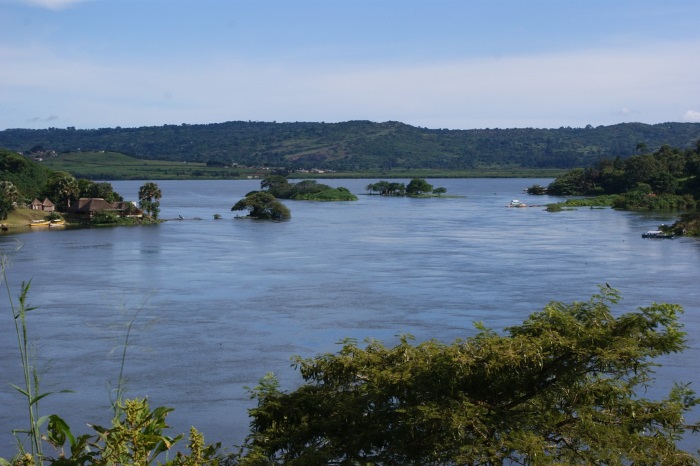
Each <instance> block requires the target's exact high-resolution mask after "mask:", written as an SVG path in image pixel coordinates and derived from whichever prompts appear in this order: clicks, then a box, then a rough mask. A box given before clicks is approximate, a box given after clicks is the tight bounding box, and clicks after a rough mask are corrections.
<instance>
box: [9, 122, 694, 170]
mask: <svg viewBox="0 0 700 466" xmlns="http://www.w3.org/2000/svg"><path fill="white" fill-rule="evenodd" d="M698 137H700V124H699V123H663V124H658V125H647V124H641V123H624V124H619V125H611V126H598V127H595V128H594V127H590V126H589V127H586V128H570V127H561V128H553V129H539V128H511V129H498V128H485V129H470V130H447V129H429V128H420V127H414V126H410V125H406V124H403V123H400V122H397V121H387V122H382V123H374V122H370V121H347V122H340V123H314V122H294V123H291V122H290V123H274V122H256V121H229V122H224V123H213V124H201V125H187V124H182V125H164V126H158V127H155V126H149V127H140V128H120V127H117V128H99V129H77V130H76V129H75V128H66V129H62V128H48V129H40V130H32V129H6V130H3V131H0V147H7V148H10V149H13V150H16V151H29V150H31V149H32V148H40V149H43V148H46V149H53V150H56V151H58V152H80V151H81V150H82V151H105V152H119V153H122V154H126V155H130V156H133V157H137V158H143V159H157V160H177V161H196V162H211V161H216V164H217V165H233V164H234V163H237V164H241V165H249V166H267V167H285V168H287V169H310V168H324V169H334V170H346V171H355V170H378V169H381V170H387V171H391V170H396V169H401V170H411V169H415V168H433V169H440V170H455V169H474V168H482V167H486V168H497V167H499V166H500V167H503V168H507V167H524V168H562V169H570V168H574V167H587V166H590V165H592V164H594V163H595V161H596V160H598V159H600V158H602V157H607V158H612V157H617V156H621V157H624V158H627V157H629V156H632V155H634V154H636V153H637V151H638V147H640V141H644V142H643V143H642V146H641V147H642V148H644V149H646V148H648V149H649V150H652V151H654V150H657V149H659V148H660V147H661V146H662V145H663V144H670V145H672V146H675V147H683V148H685V147H688V144H689V142H691V141H696V140H697V139H698Z"/></svg>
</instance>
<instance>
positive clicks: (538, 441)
mask: <svg viewBox="0 0 700 466" xmlns="http://www.w3.org/2000/svg"><path fill="white" fill-rule="evenodd" d="M618 300H619V294H618V293H617V291H615V290H613V289H610V288H608V287H601V292H600V293H599V294H597V295H594V296H593V297H592V298H591V299H590V300H589V301H588V302H574V303H571V304H564V303H561V302H552V303H550V304H549V305H547V306H546V307H545V309H544V310H543V311H541V312H537V313H534V314H532V315H531V316H530V317H529V318H528V319H527V320H526V321H525V322H523V324H522V325H519V326H515V327H511V328H508V329H506V333H505V334H503V335H501V334H498V333H496V332H494V331H492V330H489V329H487V328H485V327H484V326H483V325H481V324H478V325H477V330H478V332H477V333H476V335H475V336H473V337H469V338H467V339H465V340H458V341H455V342H454V343H452V344H449V345H448V344H443V343H440V342H438V341H434V340H433V341H427V342H424V343H420V344H416V345H414V344H411V343H410V341H409V338H408V337H402V338H401V340H400V343H399V344H398V345H396V346H394V347H386V346H384V345H382V344H381V343H379V342H377V341H370V342H369V343H368V344H367V346H366V347H364V348H362V347H360V346H358V345H357V343H356V342H355V341H353V340H345V341H344V342H343V346H342V349H341V350H340V351H339V352H338V353H337V354H324V355H320V356H317V357H314V358H311V359H302V358H299V357H297V358H296V360H295V363H296V367H297V368H298V369H299V371H300V372H301V375H302V377H303V379H304V381H305V383H304V384H302V385H301V386H300V387H299V388H297V389H296V390H293V391H291V392H286V391H282V390H281V389H280V387H279V384H278V382H277V381H276V379H275V378H274V377H272V376H268V377H267V378H265V379H263V380H262V381H261V383H260V385H259V386H257V387H256V388H255V389H253V390H252V397H253V398H254V399H255V400H257V407H256V408H253V409H252V410H251V411H250V414H251V416H252V421H251V433H250V435H249V437H248V438H247V441H246V445H245V448H244V450H243V453H242V454H241V456H240V458H239V464H241V465H273V464H285V465H307V464H348V465H351V464H356V465H359V464H363V465H364V464H374V465H395V464H402V465H498V464H530V465H534V464H540V465H544V464H580V465H589V464H609V465H623V464H641V465H690V464H696V459H694V457H693V456H692V455H691V454H689V453H687V452H684V451H682V450H680V449H679V448H678V447H677V446H676V444H677V442H678V440H679V439H680V437H681V436H682V435H683V434H684V433H685V432H686V431H688V430H689V429H690V428H692V427H693V426H689V425H687V422H686V420H685V418H684V415H685V414H686V413H687V412H688V411H689V410H690V409H691V408H692V407H693V406H695V405H696V404H697V403H698V401H697V399H696V397H695V395H694V393H693V392H692V391H691V390H689V389H688V387H687V386H685V385H676V386H675V387H674V388H673V389H672V391H671V392H670V393H669V395H668V396H667V397H666V398H663V399H660V400H652V399H648V398H645V397H644V395H645V388H646V387H647V385H648V384H650V383H651V382H652V369H653V368H654V366H655V363H654V361H653V360H654V358H658V357H659V356H662V355H667V354H669V353H675V352H678V351H681V350H682V349H683V348H684V347H685V336H684V332H682V329H681V328H682V326H681V324H680V323H679V321H678V316H679V314H680V313H681V312H682V309H681V308H680V307H679V306H677V305H671V304H652V305H651V306H649V307H644V308H640V309H638V310H636V311H634V312H629V313H624V314H621V315H619V316H617V317H616V316H615V315H614V314H613V311H612V310H611V305H614V304H617V303H618Z"/></svg>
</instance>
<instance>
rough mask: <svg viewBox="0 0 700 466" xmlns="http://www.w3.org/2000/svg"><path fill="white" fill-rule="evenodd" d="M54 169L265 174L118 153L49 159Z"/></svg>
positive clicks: (104, 176)
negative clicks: (144, 158)
mask: <svg viewBox="0 0 700 466" xmlns="http://www.w3.org/2000/svg"><path fill="white" fill-rule="evenodd" d="M42 164H43V165H44V166H46V167H48V168H50V169H52V170H61V171H65V172H68V173H70V174H72V175H73V176H75V177H76V178H86V179H91V180H145V179H149V180H151V179H152V180H177V179H183V180H185V179H235V178H246V177H248V176H264V175H265V172H264V171H260V170H251V169H240V168H227V167H208V166H207V165H206V164H204V163H189V162H173V161H165V160H143V159H136V158H134V157H129V156H127V155H124V154H119V153H116V152H73V153H67V154H61V155H59V156H58V157H51V158H47V159H45V160H44V161H43V162H42Z"/></svg>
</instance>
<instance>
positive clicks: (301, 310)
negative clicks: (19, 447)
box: [0, 179, 700, 456]
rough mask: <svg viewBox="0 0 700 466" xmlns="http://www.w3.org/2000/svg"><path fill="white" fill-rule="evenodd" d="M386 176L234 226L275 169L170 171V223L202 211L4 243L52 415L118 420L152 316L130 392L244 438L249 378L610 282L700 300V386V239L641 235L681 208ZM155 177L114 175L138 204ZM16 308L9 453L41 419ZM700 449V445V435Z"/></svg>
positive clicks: (179, 427) (695, 317) (696, 358)
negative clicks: (120, 386) (423, 193)
mask: <svg viewBox="0 0 700 466" xmlns="http://www.w3.org/2000/svg"><path fill="white" fill-rule="evenodd" d="M375 181H377V180H330V181H323V182H324V183H327V184H331V185H333V186H345V187H347V188H349V189H350V190H351V191H352V192H354V193H356V194H358V195H359V201H357V202H347V203H316V202H303V201H299V202H294V201H284V202H285V204H286V205H287V206H289V208H290V209H291V212H292V219H291V220H290V221H288V222H282V223H269V222H255V221H248V220H235V219H234V215H235V213H234V212H231V211H230V208H231V206H232V205H233V204H234V203H235V202H236V201H238V200H239V199H240V198H242V197H243V196H244V195H245V194H246V193H247V192H249V191H251V190H254V189H258V188H259V180H250V181H159V182H158V185H159V186H160V188H161V190H162V193H163V198H162V199H161V209H162V211H161V217H162V218H163V219H175V218H178V216H182V217H184V219H185V220H169V221H167V222H165V223H163V224H160V225H156V226H148V227H119V228H100V229H84V230H65V231H53V230H50V231H49V230H44V231H31V232H27V233H25V234H19V235H2V236H0V247H1V248H2V251H3V252H5V253H11V251H13V250H15V249H16V248H17V247H18V245H21V249H20V250H19V252H16V253H12V257H11V264H10V268H9V277H8V281H9V284H10V286H11V289H12V293H13V295H14V296H16V295H17V294H18V293H19V285H20V283H21V282H22V281H26V280H30V279H31V280H32V284H31V291H30V294H29V298H30V303H31V304H32V305H34V306H36V307H38V309H37V310H36V311H33V312H32V313H30V315H29V326H30V334H31V336H32V338H33V340H34V341H35V343H36V347H37V348H38V351H39V355H40V363H41V365H42V366H43V368H45V369H47V372H46V373H45V374H44V376H43V384H44V386H43V389H45V390H60V389H71V390H74V392H75V393H73V394H60V395H54V396H51V397H48V398H46V402H44V403H43V405H42V412H43V413H44V414H48V413H53V412H55V413H58V414H60V415H62V416H63V417H64V418H65V419H66V420H68V422H69V423H70V424H71V425H72V426H73V428H74V430H77V431H81V432H87V431H88V430H87V428H85V427H84V426H85V423H87V422H90V423H95V424H103V425H104V424H109V419H110V410H109V400H110V389H111V388H113V387H114V384H115V383H116V379H117V376H118V374H119V366H120V360H121V354H122V349H123V339H124V336H125V328H126V325H127V323H128V322H129V320H130V319H132V318H133V317H134V315H135V314H136V313H137V312H138V315H137V316H136V318H135V321H134V333H133V334H132V335H131V340H130V345H129V347H128V353H127V361H126V367H125V375H126V378H127V389H128V392H127V395H128V396H132V397H135V396H148V397H149V399H150V402H151V405H152V406H160V405H165V406H170V407H173V408H175V411H174V412H173V413H172V414H171V415H170V416H169V420H170V425H171V426H172V427H173V429H172V434H173V435H174V434H176V433H181V432H182V433H187V431H188V429H189V426H190V425H195V426H196V427H198V428H199V429H200V430H201V431H203V432H204V434H205V436H206V439H207V441H209V442H216V441H222V442H223V443H224V445H228V446H230V445H233V444H238V443H240V442H241V441H242V439H243V437H244V435H245V433H246V432H247V426H248V419H247V417H246V409H247V408H249V407H251V402H250V400H249V398H248V394H247V392H246V390H245V388H244V387H246V386H254V385H255V384H256V382H257V381H258V380H259V379H260V378H261V377H263V376H264V375H265V374H266V373H267V372H274V373H275V374H277V375H278V377H279V378H280V380H281V382H282V384H283V385H284V386H285V387H293V386H294V385H295V384H297V383H299V381H300V377H299V375H298V373H296V372H295V371H294V370H293V369H292V368H291V366H290V357H291V356H293V355H297V354H298V355H302V356H305V357H311V356H314V355H316V354H318V353H322V352H333V351H336V350H337V349H338V348H339V347H338V345H337V343H338V341H340V340H341V339H343V338H345V337H352V338H356V339H358V340H360V341H362V340H364V339H365V338H376V339H380V340H383V341H384V342H385V343H386V344H392V343H394V342H395V341H396V335H399V334H404V333H410V334H412V335H414V336H415V337H416V340H417V341H422V340H426V339H430V338H436V339H439V340H442V341H446V342H449V341H452V340H454V339H455V338H459V337H467V336H469V335H472V334H473V333H474V330H473V322H475V321H483V322H484V323H485V324H486V325H487V326H489V327H491V328H493V329H495V330H501V329H503V328H504V327H506V326H510V325H517V324H519V323H521V322H522V321H523V320H524V319H525V318H526V317H527V316H528V315H529V314H530V313H532V312H534V311H539V310H541V309H542V308H543V307H544V306H545V305H546V304H547V303H548V302H549V301H552V300H557V301H564V302H570V301H574V300H587V299H588V298H589V297H590V296H591V295H592V294H593V293H596V292H597V291H598V288H597V286H598V285H601V284H604V283H606V282H607V283H609V284H610V285H612V286H613V287H615V288H618V289H619V290H620V291H621V292H622V294H623V298H624V299H623V302H622V304H621V305H620V307H619V310H618V311H619V312H626V311H631V310H634V309H636V308H637V307H639V306H646V305H648V304H650V303H651V302H654V301H656V302H671V303H678V304H681V305H683V306H684V308H685V310H686V313H685V314H684V315H683V317H682V321H683V323H684V324H685V326H686V330H687V331H688V333H689V335H688V336H689V345H690V348H689V349H688V350H687V351H686V352H684V353H683V354H680V355H673V356H672V357H669V358H666V359H665V360H664V361H663V363H664V367H663V368H662V369H661V370H659V371H658V379H659V380H658V381H657V386H658V387H660V388H663V389H666V388H668V387H670V385H671V381H672V380H682V381H688V382H692V383H693V386H694V387H695V388H696V389H698V386H699V385H700V370H698V369H700V344H699V342H698V330H700V288H699V287H698V286H697V282H698V277H700V241H698V240H696V239H692V238H677V239H674V240H649V239H642V238H641V233H642V232H644V231H646V230H649V229H655V228H656V227H657V225H658V224H660V223H664V222H665V223H671V222H673V221H674V220H675V216H674V215H673V214H659V213H654V214H640V213H631V212H617V211H613V210H610V209H602V210H601V209H579V210H574V211H564V212H559V213H548V212H546V211H545V210H544V209H543V208H542V207H530V208H523V209H506V208H504V206H505V205H506V204H507V203H508V202H509V201H510V200H511V199H518V198H520V199H523V198H524V199H523V200H525V201H526V202H528V203H530V204H544V203H547V202H552V201H554V200H555V199H554V198H549V197H529V196H527V195H525V194H523V193H522V190H523V188H525V187H526V186H530V185H532V184H535V183H539V184H543V185H546V184H548V182H549V181H550V180H536V179H527V180H524V179H449V180H428V181H429V182H431V183H432V184H433V185H435V186H444V187H446V188H447V194H448V195H454V196H461V197H455V198H444V199H412V198H385V197H380V196H367V195H364V193H365V189H364V187H365V186H366V185H367V184H368V183H370V182H375ZM401 181H404V182H407V181H408V180H401ZM142 184H143V182H141V181H128V182H114V183H113V186H114V188H115V190H116V191H118V192H119V193H120V194H122V195H123V196H124V197H125V198H127V199H128V200H133V199H135V198H136V197H137V193H138V188H139V187H140V186H141V185H142ZM214 214H220V215H222V217H223V218H222V219H220V220H214ZM196 218H198V219H196ZM0 303H1V304H2V307H1V308H0V354H2V359H0V379H1V381H2V384H0V456H9V455H11V454H12V453H13V452H14V448H13V443H12V442H13V441H12V437H11V434H10V432H11V429H13V428H23V427H26V424H25V421H24V419H25V417H24V411H23V410H22V406H23V405H22V404H21V403H20V397H19V395H17V394H16V393H15V392H14V390H13V389H12V388H11V387H10V386H9V385H8V383H7V382H12V383H17V384H19V383H20V380H21V372H20V367H19V358H18V356H17V348H16V344H17V339H16V336H15V333H14V326H13V323H12V316H11V313H10V311H9V310H8V299H7V296H6V293H4V292H3V296H2V298H1V301H0ZM696 417H697V416H696ZM686 443H687V444H688V447H689V448H698V447H700V441H699V440H698V438H697V437H696V438H691V439H689V440H687V441H686Z"/></svg>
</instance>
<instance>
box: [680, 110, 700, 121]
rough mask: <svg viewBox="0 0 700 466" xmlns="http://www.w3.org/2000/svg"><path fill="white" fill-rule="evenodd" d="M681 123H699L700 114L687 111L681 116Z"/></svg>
mask: <svg viewBox="0 0 700 466" xmlns="http://www.w3.org/2000/svg"><path fill="white" fill-rule="evenodd" d="M683 121H686V122H689V123H700V112H696V111H695V110H688V111H687V112H685V114H683Z"/></svg>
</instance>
